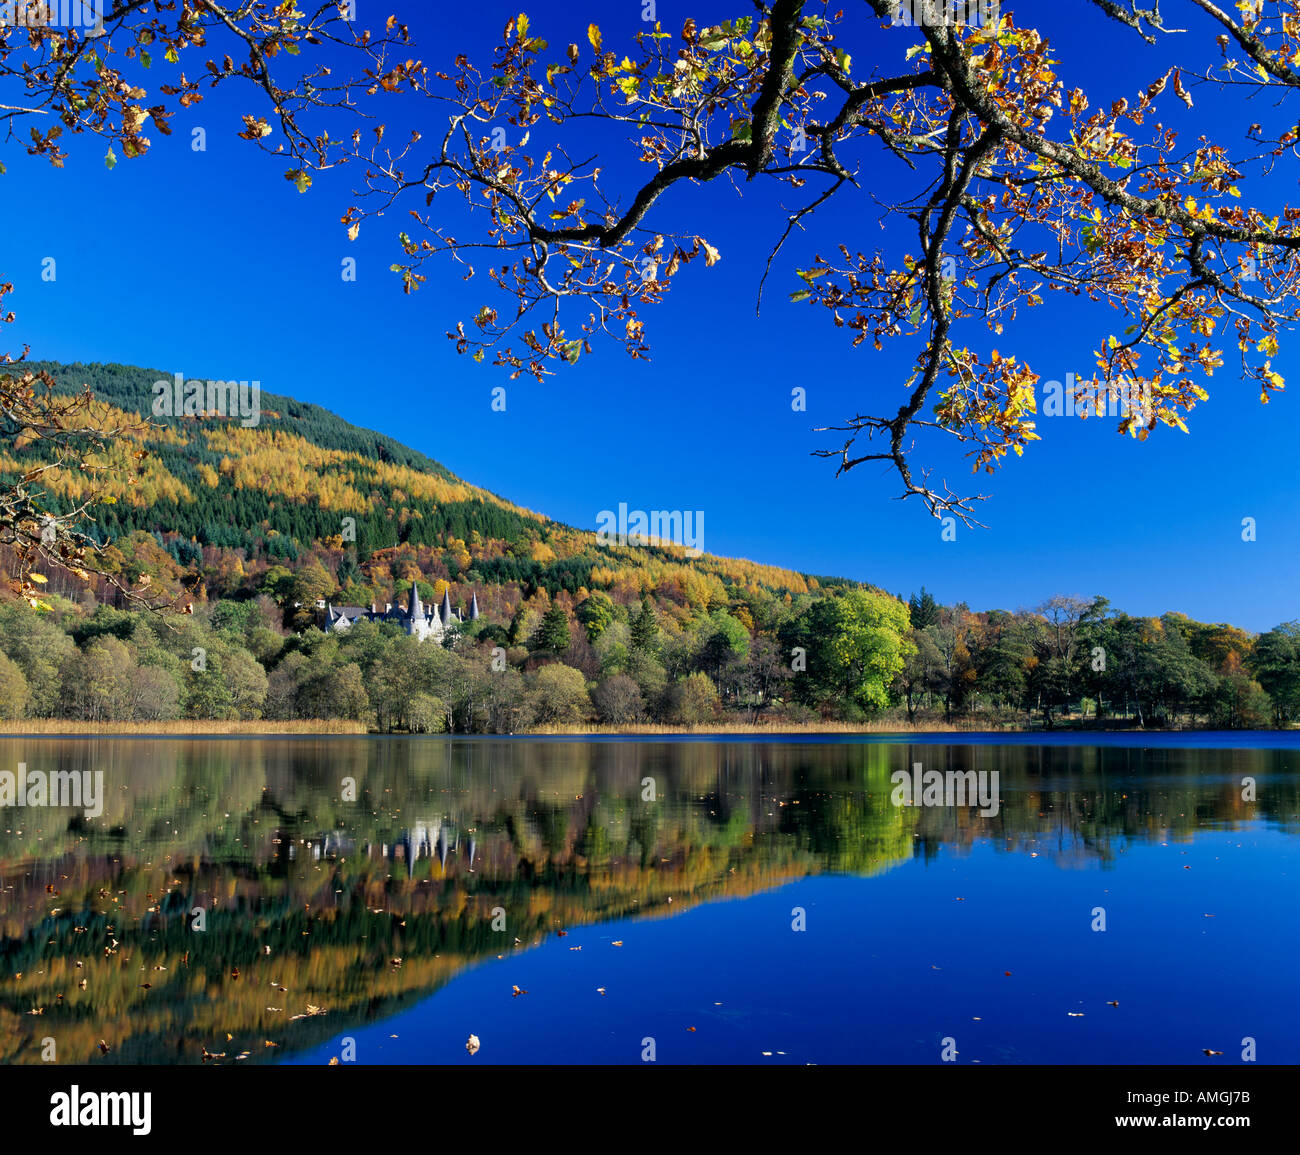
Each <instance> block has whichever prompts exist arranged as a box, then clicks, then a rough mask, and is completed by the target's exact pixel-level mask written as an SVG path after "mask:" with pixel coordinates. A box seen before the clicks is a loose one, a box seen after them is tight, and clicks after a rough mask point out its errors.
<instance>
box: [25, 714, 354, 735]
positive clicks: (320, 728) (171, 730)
mask: <svg viewBox="0 0 1300 1155" xmlns="http://www.w3.org/2000/svg"><path fill="white" fill-rule="evenodd" d="M364 733H366V726H365V724H364V723H362V722H350V721H344V720H341V719H337V718H334V719H306V720H303V721H299V722H241V721H235V722H220V721H212V720H210V719H199V718H185V719H180V720H175V721H171V722H81V721H76V720H75V719H72V718H18V719H14V720H10V721H7V722H5V721H0V734H3V735H5V736H11V735H16V734H122V735H128V734H178V735H182V736H183V735H186V734H250V735H257V734H265V735H268V736H271V735H275V734H364Z"/></svg>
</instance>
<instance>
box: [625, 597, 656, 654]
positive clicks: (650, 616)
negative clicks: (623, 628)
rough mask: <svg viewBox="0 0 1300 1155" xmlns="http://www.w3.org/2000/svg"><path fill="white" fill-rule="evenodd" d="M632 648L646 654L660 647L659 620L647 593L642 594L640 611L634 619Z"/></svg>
mask: <svg viewBox="0 0 1300 1155" xmlns="http://www.w3.org/2000/svg"><path fill="white" fill-rule="evenodd" d="M632 648H633V649H634V650H640V651H641V652H642V653H646V654H652V653H654V652H655V650H657V649H658V648H659V622H658V620H657V619H656V618H655V609H654V606H652V605H651V604H650V598H649V597H648V596H646V595H642V597H641V609H640V612H639V613H637V615H636V616H635V617H634V618H633V619H632Z"/></svg>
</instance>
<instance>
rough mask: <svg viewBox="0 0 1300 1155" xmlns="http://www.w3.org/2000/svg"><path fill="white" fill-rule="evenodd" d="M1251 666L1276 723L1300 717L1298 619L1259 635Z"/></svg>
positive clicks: (1299, 624) (1282, 723) (1299, 636)
mask: <svg viewBox="0 0 1300 1155" xmlns="http://www.w3.org/2000/svg"><path fill="white" fill-rule="evenodd" d="M1250 669H1251V672H1252V673H1253V674H1254V675H1255V680H1256V681H1257V682H1258V683H1259V684H1260V685H1261V686H1263V687H1264V691H1265V693H1267V694H1268V696H1269V698H1270V699H1271V700H1272V703H1273V721H1274V724H1275V725H1278V726H1285V725H1286V724H1288V723H1289V722H1292V721H1294V720H1295V719H1296V718H1297V717H1300V621H1297V622H1283V623H1282V624H1281V625H1280V626H1274V627H1273V628H1272V629H1271V630H1269V631H1268V633H1266V634H1261V635H1260V637H1259V638H1258V639H1257V640H1256V642H1255V652H1254V654H1253V655H1252V656H1251V660H1250Z"/></svg>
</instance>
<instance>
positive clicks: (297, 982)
mask: <svg viewBox="0 0 1300 1155" xmlns="http://www.w3.org/2000/svg"><path fill="white" fill-rule="evenodd" d="M20 761H23V762H26V763H27V764H28V766H29V767H31V768H32V769H42V770H55V769H57V770H64V771H66V770H90V769H93V770H102V771H103V772H104V783H105V798H104V812H103V814H102V815H100V816H99V817H97V818H95V819H87V818H85V817H84V816H83V815H81V814H79V813H78V812H75V811H67V810H63V811H60V810H17V809H10V810H3V811H0V887H3V890H2V891H0V1061H5V1062H39V1061H41V1050H42V1045H43V1044H42V1040H43V1039H46V1038H51V1037H52V1038H54V1039H55V1040H56V1042H57V1046H58V1058H59V1061H61V1062H86V1061H91V1060H94V1061H96V1062H164V1061H165V1062H200V1061H204V1055H205V1054H209V1055H211V1054H223V1055H224V1056H225V1057H224V1058H220V1059H216V1060H212V1061H219V1062H229V1061H236V1059H237V1056H240V1055H245V1054H246V1055H247V1058H246V1059H245V1060H244V1061H249V1062H260V1061H272V1060H274V1059H276V1058H280V1057H282V1056H284V1055H285V1054H287V1053H289V1052H291V1051H294V1050H299V1049H302V1048H305V1047H309V1046H311V1045H312V1044H314V1043H319V1042H320V1041H321V1040H322V1039H324V1038H327V1037H329V1036H330V1035H331V1034H332V1033H336V1032H337V1031H339V1030H342V1029H345V1028H346V1027H347V1026H348V1024H350V1023H356V1024H362V1023H365V1022H368V1021H373V1020H376V1019H378V1018H382V1017H384V1016H387V1015H390V1014H392V1013H393V1012H395V1011H397V1010H399V1009H401V1008H402V1007H404V1006H407V1005H409V1004H411V1003H413V1002H414V1001H416V1000H419V999H421V998H423V997H425V996H427V995H428V994H429V992H431V991H433V990H435V989H437V988H439V987H441V986H443V985H444V984H446V983H447V982H448V981H450V980H451V979H452V978H454V977H455V976H456V975H457V973H459V972H462V971H464V970H465V968H467V967H469V966H471V965H473V964H474V963H476V962H478V961H480V960H487V959H495V958H497V957H499V956H501V955H502V954H503V953H508V952H510V951H515V950H527V949H529V948H531V947H532V946H533V945H535V944H536V943H539V942H540V941H542V939H543V938H544V937H545V936H547V935H549V934H551V933H553V932H554V931H555V930H557V929H559V928H563V927H572V926H578V925H581V924H584V923H597V922H605V921H609V920H613V919H622V918H630V917H638V918H641V917H644V916H646V915H648V914H665V913H673V914H676V913H679V912H681V911H683V910H687V909H690V908H692V907H698V906H699V905H700V904H702V903H706V902H709V901H710V900H714V899H718V898H732V897H739V896H744V895H750V894H755V893H760V892H764V891H767V890H770V889H771V888H774V887H776V886H779V885H781V884H782V883H785V882H788V881H790V880H792V879H797V878H805V877H808V876H811V875H819V874H832V873H835V874H846V875H853V876H859V877H865V876H872V875H877V874H879V873H881V872H884V871H889V870H891V868H894V867H897V866H898V865H899V864H902V863H906V862H911V861H914V860H919V861H921V862H926V861H931V860H933V859H934V858H936V857H937V856H938V855H940V854H941V853H943V854H946V855H948V856H952V855H957V856H961V855H965V854H968V853H970V851H971V848H972V846H973V845H974V844H975V843H976V842H984V841H987V842H989V843H990V844H991V845H992V846H993V847H994V848H995V849H996V850H997V851H998V852H1000V853H1003V854H1006V855H1025V856H1028V855H1033V856H1035V857H1044V858H1047V859H1048V860H1049V861H1050V862H1052V863H1054V864H1055V865H1056V866H1057V867H1067V868H1083V869H1090V868H1091V869H1103V870H1108V871H1111V870H1116V869H1117V868H1118V863H1119V859H1120V856H1121V855H1122V854H1123V853H1124V852H1125V851H1126V849H1128V848H1129V847H1130V846H1132V845H1135V844H1139V843H1154V844H1161V843H1175V842H1179V841H1184V842H1187V841H1190V840H1191V839H1192V838H1193V836H1194V835H1195V834H1196V833H1197V832H1199V831H1206V830H1210V829H1227V830H1249V829H1255V828H1258V827H1261V826H1262V827H1269V828H1273V829H1276V830H1278V831H1283V832H1285V833H1287V834H1292V835H1293V834H1295V833H1296V831H1297V813H1298V812H1300V779H1298V778H1297V773H1296V765H1297V750H1296V747H1295V746H1291V747H1290V748H1288V747H1287V746H1286V745H1285V744H1283V745H1282V747H1281V748H1275V749H1253V750H1250V749H1190V748H1184V747H1182V746H1180V745H1178V744H1177V742H1176V741H1169V742H1166V743H1163V744H1160V745H1156V746H1148V747H1145V748H1142V747H1123V746H1117V745H1108V746H1101V747H1097V746H1081V747H1074V746H1035V745H1024V744H1021V745H1014V746H1012V745H992V744H990V745H972V744H969V743H967V744H962V745H935V744H930V743H914V742H897V741H894V742H889V741H863V742H858V741H844V740H833V741H805V740H794V741H788V742H781V741H777V742H753V741H722V742H704V741H688V742H661V741H645V742H642V741H591V742H578V741H528V740H496V739H492V740H444V739H401V738H361V737H358V738H350V737H331V738H328V739H269V740H261V739H257V740H241V739H212V740H194V739H185V740H179V739H178V740H171V739H168V740H146V739H139V740H136V739H55V738H49V739H47V738H32V739H4V740H0V767H10V766H14V765H15V764H16V763H18V762H20ZM918 762H919V763H922V764H923V765H924V766H925V767H926V768H927V769H940V770H944V771H948V770H956V771H963V772H964V771H968V770H974V771H977V772H992V771H996V772H997V773H998V775H999V782H1000V792H1001V806H1000V809H999V812H998V814H997V815H996V816H995V817H991V818H985V817H982V816H980V814H979V813H978V810H977V808H976V807H964V808H956V809H953V808H942V807H935V808H929V807H895V806H893V805H891V803H890V793H891V784H890V774H891V773H892V772H894V771H895V770H899V769H907V768H910V767H912V766H913V765H914V764H915V763H918ZM1246 779H1253V781H1254V783H1255V785H1254V788H1253V792H1252V790H1250V789H1244V788H1243V781H1244V780H1246ZM502 911H504V912H505V918H504V920H503V919H501V918H499V917H497V918H495V919H494V912H502ZM503 921H504V923H505V924H506V925H507V926H508V928H509V929H508V931H506V932H504V933H503V930H502V925H501V924H502V922H503ZM810 977H811V978H812V979H813V980H814V981H815V979H816V976H815V975H813V976H810ZM227 1034H229V1035H231V1036H232V1037H231V1039H230V1040H227V1038H226V1036H227ZM101 1040H102V1041H103V1042H104V1043H105V1044H106V1045H107V1046H108V1047H109V1051H108V1053H107V1054H106V1055H105V1054H103V1053H102V1050H101V1048H100V1047H99V1044H100V1042H101Z"/></svg>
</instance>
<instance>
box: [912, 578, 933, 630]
mask: <svg viewBox="0 0 1300 1155" xmlns="http://www.w3.org/2000/svg"><path fill="white" fill-rule="evenodd" d="M907 610H908V613H909V614H910V615H911V618H912V629H914V630H924V629H926V628H927V627H928V626H932V625H934V624H935V623H936V622H938V620H939V603H938V602H936V601H935V600H934V595H933V594H931V593H928V592H927V591H926V588H925V586H922V587H921V593H920V595H919V596H918V595H916V594H913V595H912V596H911V598H909V599H908V602H907Z"/></svg>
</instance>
